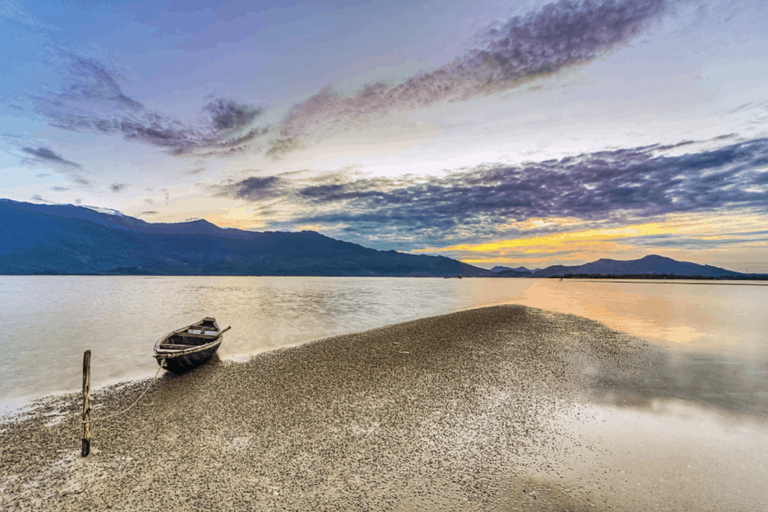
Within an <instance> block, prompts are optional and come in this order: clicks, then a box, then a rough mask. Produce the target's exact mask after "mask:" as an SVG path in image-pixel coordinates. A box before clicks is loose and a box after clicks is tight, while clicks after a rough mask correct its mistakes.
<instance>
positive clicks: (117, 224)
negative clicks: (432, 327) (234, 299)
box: [0, 199, 491, 276]
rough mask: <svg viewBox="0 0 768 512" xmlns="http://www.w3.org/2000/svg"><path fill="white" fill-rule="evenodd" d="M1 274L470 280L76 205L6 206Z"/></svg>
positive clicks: (457, 265) (369, 253) (321, 242)
mask: <svg viewBox="0 0 768 512" xmlns="http://www.w3.org/2000/svg"><path fill="white" fill-rule="evenodd" d="M0 239H2V241H3V242H2V244H0V274H141V275H151V274H168V275H187V274H192V275H197V274H200V275H323V276H331V275H333V276H418V275H433V276H455V275H458V274H463V275H465V276H473V275H474V276H484V275H491V273H490V272H489V271H488V270H485V269H481V268H478V267H474V266H472V265H468V264H466V263H461V262H458V261H456V260H452V259H450V258H446V257H443V256H426V255H413V254H404V253H399V252H396V251H377V250H374V249H368V248H366V247H363V246H360V245H357V244H352V243H348V242H342V241H339V240H334V239H333V238H329V237H326V236H323V235H321V234H319V233H316V232H314V231H302V232H300V233H283V232H263V233H257V232H251V231H242V230H238V229H223V228H220V227H217V226H215V225H213V224H211V223H209V222H207V221H204V220H196V221H190V222H182V223H176V224H152V223H148V222H144V221H142V220H140V219H136V218H133V217H128V216H125V215H120V214H117V213H108V212H103V211H95V210H93V209H89V208H85V207H79V206H71V205H39V204H31V203H20V202H16V201H10V200H6V199H2V200H0Z"/></svg>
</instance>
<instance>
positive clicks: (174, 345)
mask: <svg viewBox="0 0 768 512" xmlns="http://www.w3.org/2000/svg"><path fill="white" fill-rule="evenodd" d="M196 347H202V345H182V344H180V343H162V344H161V345H160V348H162V349H166V350H186V349H188V348H196Z"/></svg>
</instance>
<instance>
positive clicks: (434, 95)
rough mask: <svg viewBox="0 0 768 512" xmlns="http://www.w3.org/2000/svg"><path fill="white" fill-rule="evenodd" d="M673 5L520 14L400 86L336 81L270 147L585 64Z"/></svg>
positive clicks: (604, 4) (575, 5)
mask: <svg viewBox="0 0 768 512" xmlns="http://www.w3.org/2000/svg"><path fill="white" fill-rule="evenodd" d="M667 6H668V1H667V0H603V1H599V0H598V1H595V0H560V1H559V2H555V3H551V4H548V5H546V6H544V7H542V8H541V9H540V10H538V11H535V12H531V13H529V14H527V15H523V16H516V17H514V18H512V19H510V20H508V21H507V22H505V23H501V24H499V25H498V26H497V27H494V28H493V29H491V30H488V31H487V32H485V33H484V34H481V36H480V37H479V40H480V44H479V45H478V47H477V48H474V49H472V50H471V51H469V52H467V53H466V54H465V55H462V56H460V57H458V58H456V59H455V60H454V61H453V62H451V63H449V64H448V65H446V66H443V67H441V68H439V69H437V70H435V71H432V72H428V73H420V74H418V75H415V76H413V77H410V78H408V79H407V80H405V81H403V82H402V83H399V84H397V85H388V84H386V83H383V82H377V83H372V84H368V85H366V86H365V87H363V89H362V90H360V91H359V92H357V93H355V94H352V95H341V94H338V93H337V92H335V91H334V90H333V88H332V87H331V86H328V87H326V88H324V89H322V90H321V91H320V92H318V93H317V94H315V95H314V96H312V97H310V98H309V99H308V100H306V101H304V102H303V103H300V104H298V105H295V106H294V107H293V109H292V110H291V112H290V113H289V114H288V116H287V117H286V118H285V119H284V120H283V122H282V125H281V127H280V138H278V139H277V140H275V141H274V142H273V144H272V146H271V148H270V149H269V150H268V153H269V154H270V155H272V156H280V155H282V154H284V153H287V152H289V151H291V150H293V149H295V148H297V147H301V146H302V141H304V140H307V139H309V140H312V139H317V138H322V137H327V136H328V135H329V134H333V133H339V132H343V131H347V130H349V129H350V128H351V127H354V126H356V125H359V124H362V123H365V122H366V121H368V120H371V119H375V118H380V117H383V116H387V115H388V114H390V113H392V112H394V111H403V110H413V109H418V108H423V107H428V106H431V105H434V104H438V103H441V102H446V101H461V100H466V99H469V98H472V97H476V96H482V95H487V94H491V93H495V92H499V91H503V90H506V89H510V88H514V87H517V86H519V85H520V84H521V83H523V81H525V80H528V79H531V78H539V77H542V76H547V75H552V74H554V73H557V72H559V71H561V70H562V69H564V68H567V67H570V66H576V65H583V64H586V63H589V62H591V61H593V60H594V59H595V58H597V57H598V56H600V55H602V54H604V53H606V52H608V51H610V50H612V49H615V48H617V47H618V46H620V45H622V44H625V43H627V42H628V41H629V40H630V39H631V38H632V37H633V36H636V35H637V34H639V33H640V32H641V31H642V30H643V29H644V28H646V27H647V26H648V25H649V24H650V23H651V22H653V21H654V20H657V19H658V18H659V17H660V16H661V14H662V13H664V11H665V10H666V8H667Z"/></svg>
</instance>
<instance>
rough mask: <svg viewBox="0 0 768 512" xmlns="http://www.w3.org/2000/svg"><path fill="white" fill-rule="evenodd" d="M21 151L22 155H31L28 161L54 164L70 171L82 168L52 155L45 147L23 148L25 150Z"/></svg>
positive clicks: (56, 155)
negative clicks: (70, 169)
mask: <svg viewBox="0 0 768 512" xmlns="http://www.w3.org/2000/svg"><path fill="white" fill-rule="evenodd" d="M21 150H22V151H23V152H24V153H26V154H28V155H31V156H30V157H28V158H29V159H30V160H32V161H36V162H39V163H44V164H54V165H57V166H64V167H69V168H72V169H80V168H81V167H82V166H81V165H80V164H78V163H75V162H72V161H70V160H65V159H64V158H62V157H61V155H59V154H57V153H54V152H53V150H51V149H49V148H46V147H42V146H40V147H38V148H37V149H35V148H26V147H25V148H21Z"/></svg>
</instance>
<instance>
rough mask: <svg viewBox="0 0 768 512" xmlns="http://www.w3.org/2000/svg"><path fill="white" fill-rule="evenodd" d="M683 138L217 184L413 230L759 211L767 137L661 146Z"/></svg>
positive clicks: (346, 224) (312, 217)
mask: <svg viewBox="0 0 768 512" xmlns="http://www.w3.org/2000/svg"><path fill="white" fill-rule="evenodd" d="M690 144H691V143H690V142H689V141H686V142H684V143H681V144H673V145H652V146H643V147H636V148H628V149H617V150H611V151H600V152H595V153H585V154H581V155H576V156H571V157H567V158H563V159H559V160H547V161H543V162H528V163H524V164H520V165H514V166H485V167H479V168H476V169H472V170H469V171H462V172H453V173H449V174H447V175H446V176H444V177H413V176H406V177H402V178H399V179H392V178H383V177H361V176H360V175H359V174H358V175H357V177H352V178H351V179H348V180H345V179H343V176H341V177H340V175H338V174H332V175H330V176H328V177H327V178H326V179H325V180H324V181H318V179H317V178H315V179H314V180H313V181H309V180H306V179H304V180H302V179H301V178H296V179H293V180H290V179H288V178H286V177H269V178H247V179H245V180H242V181H239V182H229V183H227V184H225V185H224V186H223V188H222V190H225V191H226V193H227V194H228V195H231V196H232V197H235V198H239V199H244V200H248V201H252V202H254V203H258V201H260V200H262V199H265V198H271V197H275V196H277V195H282V196H283V198H284V199H285V200H286V201H292V202H293V207H292V208H289V207H288V206H285V208H283V209H284V210H286V211H290V210H291V209H292V210H293V211H294V212H295V213H294V216H293V218H292V219H291V221H290V222H291V223H292V224H295V225H300V224H318V225H323V226H326V227H328V228H330V229H332V230H342V229H344V230H348V231H353V232H355V233H365V234H366V236H384V237H399V238H413V239H420V240H424V239H429V238H432V239H435V240H454V239H455V240H458V239H461V238H462V237H466V236H469V237H470V239H475V240H477V239H483V238H492V237H494V236H498V235H500V234H505V235H511V236H514V235H517V234H521V233H530V232H531V231H535V232H541V233H547V232H556V231H560V230H562V229H563V228H562V226H561V225H560V224H558V223H542V225H541V226H540V227H539V228H537V229H534V230H531V227H530V226H528V224H526V222H524V221H527V220H529V219H532V218H533V219H538V218H541V219H547V218H553V217H554V218H561V219H577V220H580V221H583V222H587V223H588V222H602V221H606V220H608V221H615V222H616V223H619V224H621V223H626V222H632V221H637V220H646V219H649V218H654V217H656V218H663V217H664V216H666V215H669V214H674V213H691V212H708V211H715V210H720V209H724V208H749V209H757V210H760V211H764V212H765V211H768V186H766V184H767V182H768V139H766V138H761V139H754V140H748V141H744V142H738V143H733V144H729V145H725V146H722V147H718V148H715V149H707V150H702V151H692V152H689V153H685V154H670V151H672V150H676V151H675V153H677V152H679V149H680V148H681V147H690ZM691 149H692V150H693V148H691ZM255 211H257V212H258V208H255ZM262 213H264V212H262Z"/></svg>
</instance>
